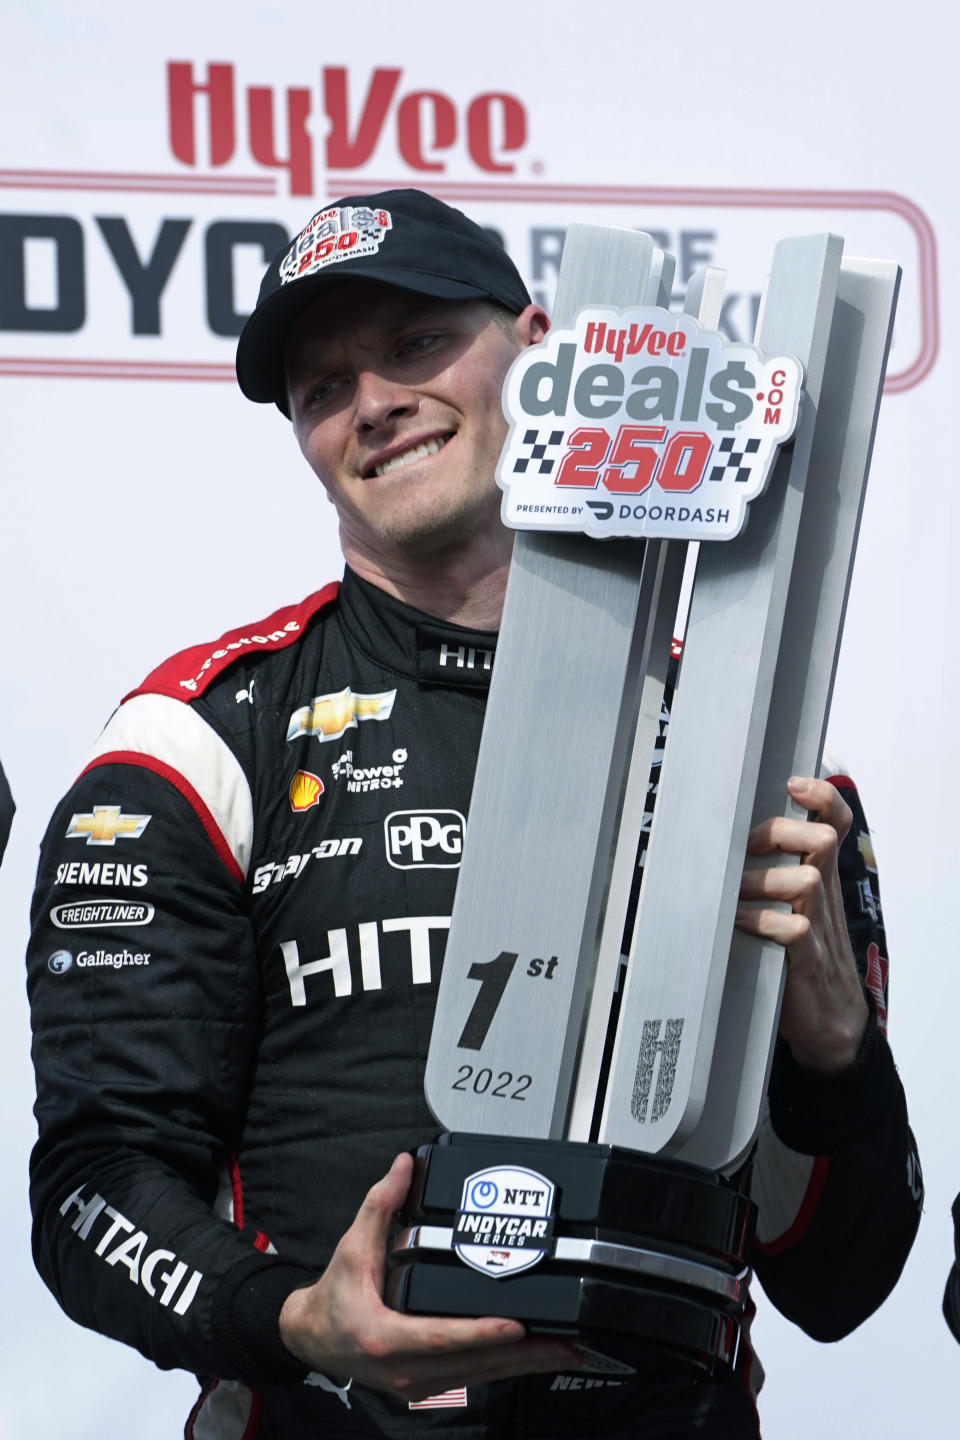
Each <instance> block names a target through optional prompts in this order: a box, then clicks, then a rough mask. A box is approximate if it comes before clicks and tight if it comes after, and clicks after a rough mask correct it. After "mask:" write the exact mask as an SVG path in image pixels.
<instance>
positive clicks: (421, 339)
mask: <svg viewBox="0 0 960 1440" xmlns="http://www.w3.org/2000/svg"><path fill="white" fill-rule="evenodd" d="M439 339H440V336H439V335H432V334H431V335H408V336H407V337H406V338H405V339H403V340H401V341H400V344H399V345H398V346H397V349H398V351H399V352H400V354H401V355H422V354H423V353H424V351H426V350H430V349H431V348H432V347H433V346H434V345H436V344H437V342H438V341H439Z"/></svg>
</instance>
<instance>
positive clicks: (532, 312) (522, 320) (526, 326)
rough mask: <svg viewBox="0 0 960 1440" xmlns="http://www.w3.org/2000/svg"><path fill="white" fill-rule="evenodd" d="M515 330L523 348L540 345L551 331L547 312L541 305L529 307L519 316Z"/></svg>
mask: <svg viewBox="0 0 960 1440" xmlns="http://www.w3.org/2000/svg"><path fill="white" fill-rule="evenodd" d="M514 328H515V331H516V336H517V340H518V342H519V344H520V346H521V347H522V348H525V347H526V346H527V345H538V344H539V343H540V341H541V340H542V339H543V337H544V336H545V335H546V333H547V331H548V330H549V329H550V321H549V319H548V318H547V312H546V310H544V309H543V307H542V306H540V305H528V306H527V308H526V309H525V310H521V312H520V314H519V315H518V316H517V319H516V324H515V327H514Z"/></svg>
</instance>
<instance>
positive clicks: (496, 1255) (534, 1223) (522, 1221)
mask: <svg viewBox="0 0 960 1440" xmlns="http://www.w3.org/2000/svg"><path fill="white" fill-rule="evenodd" d="M554 1190H555V1186H554V1184H553V1181H552V1180H548V1179H546V1177H545V1176H543V1175H539V1174H538V1173H537V1171H536V1170H526V1169H524V1168H523V1167H521V1166H518V1165H495V1166H492V1167H490V1168H489V1169H487V1170H478V1171H476V1173H475V1174H473V1175H468V1176H467V1178H466V1180H465V1181H464V1182H463V1197H462V1199H461V1201H460V1209H459V1210H458V1211H457V1219H456V1224H455V1226H454V1231H453V1248H454V1251H455V1252H456V1254H457V1255H459V1257H460V1259H461V1260H462V1261H463V1262H464V1264H465V1265H469V1266H470V1267H471V1269H473V1270H479V1271H480V1272H481V1274H483V1275H493V1276H494V1277H495V1278H498V1279H499V1278H500V1277H501V1276H503V1275H516V1274H517V1273H518V1271H520V1270H529V1269H530V1267H531V1266H532V1265H536V1264H537V1262H538V1261H539V1260H542V1259H543V1257H544V1256H545V1255H547V1254H548V1253H549V1251H550V1248H551V1245H552V1243H553V1195H554Z"/></svg>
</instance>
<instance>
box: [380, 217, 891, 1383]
mask: <svg viewBox="0 0 960 1440" xmlns="http://www.w3.org/2000/svg"><path fill="white" fill-rule="evenodd" d="M673 269H674V261H673V257H672V256H670V255H668V254H665V253H664V252H663V251H660V250H658V249H657V248H656V247H655V245H654V242H653V240H652V239H651V238H650V237H649V236H648V235H643V234H639V233H636V232H632V231H627V230H614V229H605V228H599V227H594V226H585V225H574V226H571V228H570V229H569V231H568V233H567V240H566V248H565V251H564V257H563V265H562V268H561V273H560V284H559V288H558V292H557V300H556V306H555V315H554V328H553V330H552V331H551V332H550V334H549V335H548V337H547V339H546V341H545V342H544V343H543V344H542V345H539V346H536V347H533V348H531V349H529V350H526V351H524V352H523V354H522V355H521V356H520V357H519V358H518V359H517V361H516V362H515V364H514V366H513V368H512V369H511V371H510V373H509V375H508V377H507V381H506V384H505V387H504V408H505V411H506V413H507V417H508V419H509V421H510V432H509V435H508V439H507V443H506V445H505V448H504V452H503V455H502V457H501V463H500V470H499V482H500V485H501V487H502V489H503V491H504V498H503V515H504V519H505V521H506V522H507V523H508V524H509V525H511V526H514V527H516V528H518V529H520V530H522V531H525V532H526V533H522V534H520V535H518V537H517V543H516V548H515V553H514V561H513V566H512V569H511V574H510V582H509V587H508V592H507V599H506V606H505V611H504V620H503V627H502V630H501V635H500V640H499V644H498V650H497V660H496V666H495V670H494V676H493V682H492V687H491V691H490V699H489V704H488V708H487V715H486V722H485V726H484V731H483V739H482V743H481V747H480V754H479V759H478V765H477V774H476V781H475V785H474V791H473V799H472V802H471V809H470V819H469V832H468V838H467V842H466V845H465V848H464V854H463V864H462V870H461V876H460V880H459V884H458V888H457V895H456V903H455V907H454V913H453V919H452V924H451V930H450V936H449V942H448V945H447V952H446V960H445V963H444V971H443V977H442V981H441V985H440V992H439V997H438V1003H437V1011H436V1019H435V1024H434V1032H433V1038H432V1042H431V1047H430V1054H429V1059H428V1064H427V1072H426V1092H427V1099H428V1101H429V1104H430V1107H431V1109H432V1110H433V1112H434V1114H435V1115H436V1117H437V1119H438V1121H439V1122H440V1124H441V1126H443V1127H444V1128H445V1129H446V1130H447V1131H448V1132H450V1133H447V1134H444V1135H442V1136H441V1137H440V1139H439V1141H438V1143H437V1144H435V1145H432V1146H426V1147H424V1148H423V1149H422V1150H421V1151H420V1152H419V1153H418V1156H417V1165H416V1170H415V1176H414V1182H413V1187H412V1189H411V1194H410V1197H409V1199H408V1202H407V1209H406V1212H405V1214H404V1215H403V1216H402V1217H401V1227H402V1228H401V1229H400V1231H399V1233H398V1234H397V1236H396V1238H395V1241H394V1244H393V1248H392V1253H391V1269H390V1273H389V1279H388V1295H389V1297H390V1299H391V1302H392V1303H393V1304H395V1305H396V1306H397V1307H398V1308H401V1309H403V1310H406V1311H409V1312H412V1313H418V1314H439V1315H464V1314H484V1315H486V1314H493V1315H512V1316H517V1317H518V1318H520V1319H522V1320H524V1321H525V1322H527V1324H528V1325H529V1326H530V1328H531V1329H532V1330H535V1331H550V1332H554V1333H562V1334H565V1335H570V1336H571V1337H575V1338H576V1339H577V1342H578V1344H580V1345H581V1346H583V1347H584V1349H585V1350H586V1351H587V1352H588V1365H589V1366H592V1367H593V1368H595V1369H597V1370H600V1371H604V1370H605V1371H608V1372H610V1373H614V1374H616V1373H626V1372H628V1371H632V1370H634V1369H636V1368H638V1367H639V1366H641V1365H643V1364H644V1363H645V1362H646V1361H648V1360H649V1361H650V1362H652V1363H657V1364H662V1363H663V1361H664V1357H665V1356H666V1357H668V1358H669V1360H670V1361H671V1362H675V1363H680V1364H690V1365H692V1366H699V1367H704V1368H707V1369H714V1368H717V1367H723V1366H727V1365H732V1364H733V1363H734V1361H735V1359H736V1354H737V1347H738V1343H739V1337H740V1325H741V1321H742V1317H743V1314H744V1309H745V1305H746V1298H747V1292H746V1282H747V1274H748V1267H749V1255H750V1245H751V1241H752V1234H753V1222H754V1210H753V1206H752V1204H751V1203H750V1201H749V1200H748V1199H747V1198H746V1197H744V1196H743V1195H742V1194H741V1193H740V1191H739V1190H738V1189H736V1188H735V1187H734V1186H733V1185H732V1184H731V1183H730V1182H729V1181H728V1180H727V1179H726V1178H725V1177H726V1175H728V1174H730V1173H731V1172H732V1171H733V1170H734V1169H735V1168H736V1166H737V1165H738V1163H739V1162H740V1161H741V1160H742V1159H743V1157H744V1156H745V1155H746V1154H747V1152H748V1151H749V1149H750V1146H751V1144H752V1143H753V1139H754V1137H755V1135H756V1132H757V1128H758V1124H759V1119H760V1113H761V1109H762V1106H763V1103H764V1097H765V1093H766V1086H767V1081H768V1076H769V1070H770V1063H771V1058H772V1052H773V1045H774V1040H775V1035H776V1028H777V1021H778V1014H779V1005H780V997H781V992H782V983H783V973H784V960H783V953H782V951H781V950H780V948H779V947H778V946H774V945H771V944H768V943H766V942H763V941H761V940H758V939H755V938H753V937H750V936H746V935H743V934H741V933H740V932H735V931H734V928H733V918H734V910H735V906H736V899H737V892H738V888H739V880H740V874H741V871H742V868H743V857H744V852H745V846H746V837H747V833H748V830H749V828H750V826H751V824H752V823H753V822H754V820H756V819H760V818H763V817H766V816H768V815H772V814H775V813H777V812H778V811H781V812H782V808H783V804H784V789H783V786H784V783H785V781H786V778H787V776H789V775H792V774H801V775H810V774H816V773H817V770H818V766H819V763H820V756H821V750H822V746H823V734H824V729H825V724H826V717H827V713H828V710H829V704H830V694H831V689H832V685H833V677H834V672H835V668H836V660H837V652H838V649H839V639H840V632H841V628H842V622H843V614H844V609H845V604H846V596H847V591H848V587H849V581H850V573H851V568H852V562H853V554H854V550H855V546H856V537H857V531H858V528H859V521H860V513H861V507H862V503H863V494H864V487H865V482H866V475H867V470H868V468H869V460H870V452H871V448H872V444H873V436H874V431H875V427H876V418H877V410H878V406H879V398H880V393H881V389H882V385H883V377H884V370H885V366H886V358H887V353H888V348H889V342H890V333H891V327H892V320H893V312H894V308H895V304H896V296H897V290H898V286H899V279H900V271H899V268H898V267H897V266H896V265H894V264H892V263H889V262H886V261H864V260H852V259H848V258H844V256H843V241H842V240H841V239H840V238H838V237H837V236H832V235H819V236H811V237H804V238H798V239H790V240H784V241H781V242H780V243H779V244H778V245H777V247H776V250H775V253H774V258H773V265H772V269H771V274H770V277H769V281H768V285H767V291H766V296H765V300H764V304H763V307H762V310H761V314H760V319H759V323H758V329H757V348H755V349H754V348H752V347H749V346H745V345H731V344H728V343H726V342H725V341H724V340H723V339H722V338H721V336H720V335H719V334H718V333H716V326H717V321H718V318H719V314H720V308H721V303H722V292H723V284H724V277H723V273H722V272H721V271H718V270H712V269H707V270H704V271H701V272H700V273H699V274H698V275H697V276H695V277H694V280H693V282H692V283H691V285H690V286H689V288H688V291H687V299H686V313H683V314H680V313H671V312H670V311H669V310H668V309H667V305H668V297H669V296H670V293H671V286H672V280H673ZM787 441H789V443H786V444H784V442H787ZM778 447H779V448H778ZM750 502H753V503H752V504H750ZM748 504H750V513H749V520H748V515H747V507H748ZM554 532H562V533H554ZM604 537H609V538H607V539H606V542H605V543H604V544H598V543H597V538H604ZM689 541H723V542H724V543H722V544H720V543H717V544H701V545H700V546H699V551H698V553H696V547H694V548H692V549H691V547H689V546H688V544H687V543H686V542H689ZM694 570H695V578H694V579H693V583H692V591H691V590H690V576H691V574H692V573H693V572H694ZM688 594H689V611H688V614H687V619H686V628H685V637H684V644H683V651H682V659H681V669H680V673H679V679H678V682H677V683H676V687H675V690H674V693H673V696H672V698H671V702H670V724H669V727H668V738H667V741H666V745H665V748H664V753H663V756H662V765H661V770H660V780H659V785H658V790H657V799H656V807H655V811H654V820H653V824H652V828H651V833H650V836H649V843H648V845H647V847H646V850H645V852H643V863H642V866H641V865H640V864H639V863H638V859H639V857H640V855H641V846H642V838H646V837H642V833H641V832H642V830H643V820H644V809H645V803H646V800H647V789H648V783H649V779H650V775H651V769H652V767H653V766H654V764H655V763H656V762H657V760H658V759H659V758H660V757H659V756H658V755H657V754H656V753H655V752H656V749H657V741H658V738H659V734H660V723H659V722H660V718H661V707H662V703H663V699H664V685H665V682H666V679H667V666H668V663H669V661H670V653H671V642H672V638H673V635H674V630H675V626H676V624H677V617H678V612H679V607H680V602H681V595H682V596H683V598H684V603H686V599H687V596H688ZM641 876H642V885H640V888H639V899H637V897H636V887H637V884H638V883H639V880H640V878H641Z"/></svg>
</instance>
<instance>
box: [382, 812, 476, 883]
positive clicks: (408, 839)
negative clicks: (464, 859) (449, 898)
mask: <svg viewBox="0 0 960 1440" xmlns="http://www.w3.org/2000/svg"><path fill="white" fill-rule="evenodd" d="M466 830H467V822H466V821H465V820H464V818H463V816H462V815H461V814H460V812H459V810H394V812H393V814H392V815H388V816H387V818H386V820H384V822H383V831H384V838H385V842H386V849H387V860H388V861H389V863H390V864H391V865H392V866H393V867H394V869H395V870H456V869H458V868H459V865H460V856H461V854H462V852H463V840H464V836H465V834H466Z"/></svg>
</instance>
